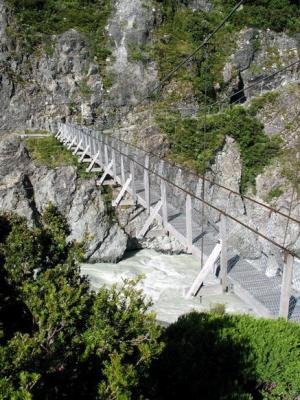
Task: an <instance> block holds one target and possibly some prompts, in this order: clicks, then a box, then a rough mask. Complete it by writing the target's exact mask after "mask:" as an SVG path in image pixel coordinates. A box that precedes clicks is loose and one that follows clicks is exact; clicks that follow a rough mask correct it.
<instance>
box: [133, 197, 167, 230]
mask: <svg viewBox="0 0 300 400" xmlns="http://www.w3.org/2000/svg"><path fill="white" fill-rule="evenodd" d="M161 206H162V202H161V200H160V201H159V202H158V203H157V204H156V206H155V207H154V208H153V210H151V212H150V215H149V217H148V218H147V220H146V222H145V224H144V226H143V228H142V229H141V230H140V232H139V233H138V235H137V237H138V238H142V237H144V236H145V234H146V232H147V230H148V229H149V227H150V225H151V224H152V222H153V220H154V219H155V217H156V216H157V215H158V212H159V210H160V209H161Z"/></svg>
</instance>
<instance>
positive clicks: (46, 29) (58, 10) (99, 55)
mask: <svg viewBox="0 0 300 400" xmlns="http://www.w3.org/2000/svg"><path fill="white" fill-rule="evenodd" d="M7 2H8V4H10V6H11V7H12V10H13V14H14V16H15V18H16V22H17V23H16V26H15V27H13V28H12V29H11V30H10V31H9V33H10V34H11V35H13V36H15V37H16V38H17V39H19V40H20V42H21V43H22V44H23V45H24V46H25V47H26V49H27V50H28V51H34V50H35V49H36V48H37V46H39V47H40V46H43V47H44V49H45V50H47V51H49V52H51V46H52V44H51V35H57V34H60V33H63V32H66V31H67V30H69V29H76V30H77V31H79V32H82V33H83V34H84V35H85V36H86V38H87V43H88V45H89V47H90V55H91V58H93V59H94V60H95V61H96V62H98V63H99V64H103V63H104V62H105V59H106V57H107V56H108V55H109V54H110V51H109V50H108V49H107V40H106V35H105V26H106V23H107V19H108V16H109V15H110V12H111V4H112V3H111V1H110V0H70V1H62V0H22V1H19V0H7Z"/></svg>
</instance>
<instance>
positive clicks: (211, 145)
mask: <svg viewBox="0 0 300 400" xmlns="http://www.w3.org/2000/svg"><path fill="white" fill-rule="evenodd" d="M157 120H158V122H159V124H160V126H161V127H162V129H163V130H164V131H165V132H166V133H167V135H168V137H169V140H170V144H171V156H172V157H173V158H175V160H177V161H179V162H181V163H183V164H185V162H186V161H188V162H189V164H188V165H189V166H194V167H195V169H196V170H197V171H198V172H200V173H204V171H205V170H206V169H207V168H208V167H209V166H210V164H211V163H212V162H213V161H214V157H215V154H216V152H217V151H219V150H221V149H222V147H223V145H224V142H225V138H226V136H231V137H233V138H234V139H235V140H236V142H237V143H238V145H239V147H240V151H241V161H242V180H241V191H242V192H244V191H245V190H246V189H247V187H248V186H249V185H254V184H255V177H256V176H257V175H258V174H259V173H261V172H262V171H263V168H264V167H265V166H266V165H268V164H269V163H270V162H271V161H272V160H273V158H274V157H276V156H278V155H279V154H280V144H281V141H280V139H279V138H277V137H275V138H272V139H271V138H269V137H268V136H267V135H266V134H265V133H264V131H263V125H262V124H261V123H260V122H259V121H258V120H257V119H256V118H255V117H253V116H252V115H251V113H250V112H249V111H248V110H246V109H244V108H243V107H241V106H236V107H233V108H232V109H228V110H226V111H225V112H223V113H219V114H211V115H208V116H207V117H205V116H203V115H202V116H201V115H200V117H198V118H182V117H181V116H180V115H179V114H177V113H173V114H168V115H167V117H166V116H165V115H163V114H161V115H159V116H158V117H157ZM190 160H192V161H193V164H192V165H191V163H190Z"/></svg>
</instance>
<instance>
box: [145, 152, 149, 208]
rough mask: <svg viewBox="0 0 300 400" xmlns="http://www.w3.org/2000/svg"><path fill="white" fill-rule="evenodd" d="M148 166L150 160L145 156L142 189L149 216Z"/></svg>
mask: <svg viewBox="0 0 300 400" xmlns="http://www.w3.org/2000/svg"><path fill="white" fill-rule="evenodd" d="M149 166H150V159H149V156H148V155H146V158H145V168H146V169H144V189H145V201H146V209H147V213H148V214H150V180H149V171H148V169H149Z"/></svg>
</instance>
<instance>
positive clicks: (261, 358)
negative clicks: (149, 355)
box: [152, 312, 300, 400]
mask: <svg viewBox="0 0 300 400" xmlns="http://www.w3.org/2000/svg"><path fill="white" fill-rule="evenodd" d="M164 340H165V342H166V347H165V349H164V350H163V353H162V355H161V357H160V358H159V360H158V361H157V362H155V364H154V365H153V370H152V373H153V378H154V380H153V382H152V384H153V387H154V390H153V392H154V394H153V397H152V398H155V399H157V400H158V399H170V400H175V399H210V400H225V399H226V400H227V399H231V400H232V399H239V400H240V399H249V400H250V399H257V400H263V399H264V400H267V399H268V400H271V399H272V400H294V399H295V398H296V397H297V396H298V395H299V394H300V326H299V325H296V324H293V323H288V322H285V321H283V320H277V321H273V320H264V319H255V318H252V317H249V316H230V315H224V316H220V315H218V314H216V313H212V314H198V313H196V312H193V313H191V314H188V315H186V316H183V317H180V318H179V320H178V322H176V323H174V324H172V325H171V326H170V327H168V328H167V330H166V332H165V336H164Z"/></svg>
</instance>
